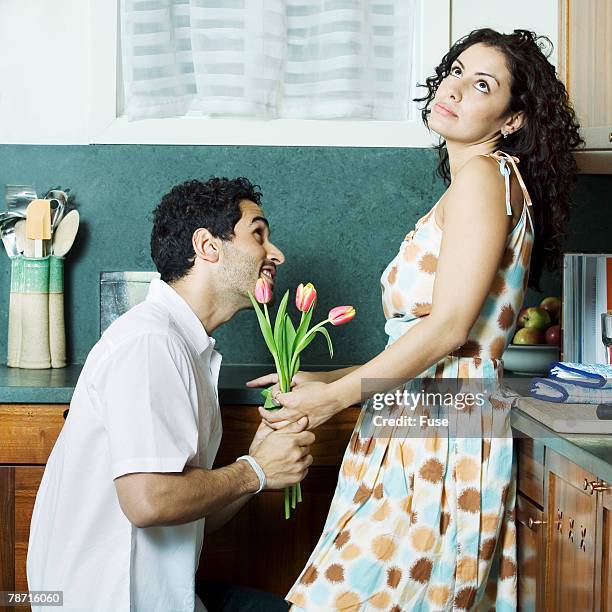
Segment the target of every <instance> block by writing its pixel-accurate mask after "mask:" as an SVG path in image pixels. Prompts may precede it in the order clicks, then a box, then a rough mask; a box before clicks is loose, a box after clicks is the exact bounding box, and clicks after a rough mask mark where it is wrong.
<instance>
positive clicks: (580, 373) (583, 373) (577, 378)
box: [548, 361, 612, 389]
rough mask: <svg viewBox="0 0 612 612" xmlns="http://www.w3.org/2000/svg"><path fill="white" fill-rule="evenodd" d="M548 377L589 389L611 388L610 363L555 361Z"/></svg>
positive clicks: (611, 373) (611, 374) (551, 365)
mask: <svg viewBox="0 0 612 612" xmlns="http://www.w3.org/2000/svg"><path fill="white" fill-rule="evenodd" d="M548 377H549V378H553V379H556V380H559V381H562V382H567V383H572V384H574V385H578V386H579V387H587V388H589V389H612V365H604V364H601V363H570V362H567V361H555V362H554V363H551V364H550V369H549V371H548Z"/></svg>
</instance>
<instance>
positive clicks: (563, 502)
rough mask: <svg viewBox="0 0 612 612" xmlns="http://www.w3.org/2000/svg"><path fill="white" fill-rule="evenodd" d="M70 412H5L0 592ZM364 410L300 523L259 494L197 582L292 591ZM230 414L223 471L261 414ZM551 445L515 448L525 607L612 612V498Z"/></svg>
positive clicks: (43, 408) (18, 561) (207, 556)
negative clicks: (56, 442) (52, 452)
mask: <svg viewBox="0 0 612 612" xmlns="http://www.w3.org/2000/svg"><path fill="white" fill-rule="evenodd" d="M66 408H67V406H64V405H37V406H31V405H0V590H16V589H27V580H26V556H27V544H28V539H29V528H30V520H31V516H32V509H33V506H34V501H35V498H36V492H37V491H38V488H39V485H40V481H41V478H42V475H43V471H44V464H45V463H46V461H47V458H48V456H49V453H50V452H51V449H52V448H53V444H54V443H55V440H56V439H57V436H58V435H59V432H60V431H61V427H62V426H63V423H64V413H65V411H66ZM358 414H359V408H351V409H349V410H346V411H344V412H343V413H342V414H340V415H337V416H336V417H335V418H334V419H331V420H330V421H328V422H327V423H325V424H324V425H323V426H321V427H320V428H319V429H317V432H316V434H317V440H316V443H315V444H314V445H313V449H312V452H313V457H314V463H313V465H312V466H311V468H310V471H309V474H308V477H307V479H306V480H305V481H304V482H303V483H302V491H303V499H304V501H303V502H302V503H301V504H299V505H298V507H297V509H296V511H295V513H294V515H293V516H292V518H291V519H290V520H288V521H286V520H285V519H284V517H283V494H282V492H276V491H266V492H263V493H261V494H260V495H258V496H256V497H255V498H254V499H253V500H252V501H251V502H249V504H247V505H246V506H245V508H244V509H243V510H242V511H241V512H240V513H239V514H238V515H237V516H236V517H235V518H234V519H233V520H232V521H231V522H230V523H228V524H227V525H225V526H224V527H223V529H222V530H221V531H220V532H218V533H216V534H215V533H213V534H209V535H207V536H206V540H205V543H204V550H203V555H202V562H201V563H200V567H199V568H198V574H197V576H198V578H209V579H217V580H227V581H231V582H233V583H235V584H242V585H245V586H253V587H257V588H261V589H265V590H267V591H270V592H273V593H277V594H278V595H281V596H282V595H284V594H286V592H287V590H288V589H289V588H290V587H291V585H292V584H293V581H294V580H295V579H296V577H297V575H298V574H299V573H300V572H301V570H302V569H303V568H304V566H305V564H306V561H307V559H308V556H309V555H310V553H311V551H312V549H313V547H314V545H315V543H316V542H317V540H318V538H319V535H320V533H321V531H322V529H323V525H324V523H325V519H326V518H327V512H328V509H329V504H330V501H331V498H332V495H333V492H334V490H335V486H336V481H337V477H338V468H339V466H340V463H341V460H342V456H343V455H344V451H345V449H346V446H347V443H348V441H349V438H350V435H351V432H352V430H353V426H354V423H355V420H356V418H357V416H358ZM222 416H223V427H224V435H223V441H222V443H221V447H220V449H219V453H218V455H217V460H216V465H219V466H221V465H227V464H228V463H231V462H232V461H234V459H235V458H236V457H237V456H239V455H241V454H244V453H245V452H246V451H247V449H248V446H249V443H250V441H251V439H252V437H253V435H254V432H255V430H256V428H257V425H258V422H259V416H258V413H257V409H256V408H255V407H254V406H224V407H223V408H222ZM545 444H546V440H534V439H530V438H526V437H518V436H517V438H516V440H515V449H516V457H517V464H518V495H517V508H516V520H517V542H518V594H519V609H520V610H524V611H533V610H535V611H539V610H551V611H554V612H557V611H560V612H563V611H565V610H567V611H568V612H570V611H571V612H576V611H582V610H585V611H586V610H589V611H602V612H604V611H605V612H612V574H611V572H612V491H611V490H609V489H608V485H607V484H606V483H602V482H601V480H598V479H597V478H596V475H593V474H591V473H589V472H588V471H586V470H583V469H582V468H581V467H579V466H577V465H575V464H574V463H572V462H571V461H568V460H567V459H565V458H564V457H562V456H561V455H559V454H557V453H555V452H554V451H553V450H551V449H550V448H549V447H547V446H546V445H545ZM23 609H25V608H23Z"/></svg>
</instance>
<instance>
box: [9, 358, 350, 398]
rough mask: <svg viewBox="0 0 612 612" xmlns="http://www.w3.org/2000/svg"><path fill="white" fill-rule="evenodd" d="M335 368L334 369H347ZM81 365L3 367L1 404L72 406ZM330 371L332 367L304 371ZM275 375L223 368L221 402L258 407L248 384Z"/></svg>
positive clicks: (263, 368)
mask: <svg viewBox="0 0 612 612" xmlns="http://www.w3.org/2000/svg"><path fill="white" fill-rule="evenodd" d="M344 367H347V366H344V365H335V366H334V368H333V369H336V368H344ZM82 369H83V366H82V365H77V364H73V365H69V366H66V367H65V368H55V369H49V370H24V369H21V368H9V367H7V366H6V365H4V364H2V365H0V404H69V403H70V400H71V398H72V393H73V391H74V387H75V386H76V383H77V380H78V378H79V375H80V373H81V370H82ZM304 369H306V370H308V369H309V370H330V369H332V368H330V367H329V366H327V367H325V366H321V367H305V368H304ZM273 371H274V366H271V365H265V364H261V365H232V364H227V365H221V372H220V374H219V401H220V403H221V404H259V403H261V402H262V401H263V398H262V396H261V392H260V390H259V389H249V388H247V387H246V381H247V380H251V379H253V378H257V377H258V376H263V375H264V374H269V373H270V372H273Z"/></svg>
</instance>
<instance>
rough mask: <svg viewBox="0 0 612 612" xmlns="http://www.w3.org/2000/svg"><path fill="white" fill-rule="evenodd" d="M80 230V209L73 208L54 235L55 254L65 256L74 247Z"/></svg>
mask: <svg viewBox="0 0 612 612" xmlns="http://www.w3.org/2000/svg"><path fill="white" fill-rule="evenodd" d="M78 231H79V211H78V210H71V211H70V212H69V213H68V214H67V215H66V216H65V217H64V218H63V219H62V222H61V223H60V224H59V225H58V227H57V229H56V230H55V234H54V236H53V247H52V248H53V254H54V255H56V256H57V257H64V255H66V253H68V251H69V250H70V248H71V247H72V244H73V243H74V239H75V238H76V235H77V232H78Z"/></svg>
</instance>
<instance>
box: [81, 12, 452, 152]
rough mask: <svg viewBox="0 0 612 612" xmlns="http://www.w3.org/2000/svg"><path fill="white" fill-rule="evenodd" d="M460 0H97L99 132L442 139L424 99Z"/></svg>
mask: <svg viewBox="0 0 612 612" xmlns="http://www.w3.org/2000/svg"><path fill="white" fill-rule="evenodd" d="M332 5H333V6H332ZM336 5H337V7H338V9H340V10H337V11H336V10H332V11H327V13H326V12H325V11H324V10H322V8H330V7H331V8H334V7H335V6H336ZM449 5H450V0H427V1H425V0H412V1H407V2H404V1H403V0H402V1H399V0H395V1H393V0H372V1H369V2H365V1H363V0H362V1H361V2H354V1H348V0H328V1H327V2H322V1H321V0H319V1H314V2H313V1H312V0H300V2H296V1H295V0H260V1H259V2H252V1H251V0H248V2H246V0H245V1H244V2H242V1H239V0H231V1H229V0H214V1H212V0H191V2H190V1H189V0H146V1H145V0H139V1H135V0H125V1H122V2H121V4H119V2H118V3H92V6H91V11H92V19H93V29H92V36H93V37H94V41H93V43H94V44H93V45H92V48H93V51H92V63H93V70H92V98H91V102H92V114H91V121H90V140H91V142H94V143H159V144H249V145H301V146H304V145H306V146H308V145H327V146H421V147H426V146H430V145H431V144H432V142H433V140H434V137H433V136H432V135H430V134H429V133H428V132H427V130H426V129H425V128H424V126H423V125H422V121H421V117H420V113H419V112H418V108H417V105H416V103H414V102H412V98H414V97H415V96H417V95H422V93H421V91H424V90H422V89H421V88H417V87H416V83H417V82H419V83H422V82H424V79H425V77H426V76H428V75H429V74H431V73H432V72H433V68H434V66H435V65H436V64H437V63H438V62H439V60H440V59H441V57H442V56H443V55H444V54H445V53H446V51H447V50H448V43H449V42H450V41H449V32H450V19H449V18H450V15H449V12H450V11H449ZM246 6H248V9H247V8H245V7H246ZM356 6H357V7H358V9H359V10H355V7H356ZM393 11H395V16H393V15H392V13H393ZM330 17H331V18H330ZM339 17H340V18H341V19H340V18H339ZM109 32H111V33H114V36H108V33H109ZM389 32H394V35H393V36H389ZM305 33H308V35H309V36H310V38H308V37H307V36H305ZM406 43H409V44H410V49H409V50H408V52H406V51H407V50H406V49H402V48H401V46H402V45H404V44H406ZM334 49H335V52H336V55H335V59H333V60H331V61H330V57H331V56H333V55H334ZM386 58H388V62H387V61H385V59H386ZM394 58H395V59H394ZM406 58H409V59H408V60H406ZM410 59H411V60H412V61H410ZM404 63H407V66H403V65H402V64H404ZM124 82H125V91H126V96H125V99H124V96H123V91H124Z"/></svg>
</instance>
